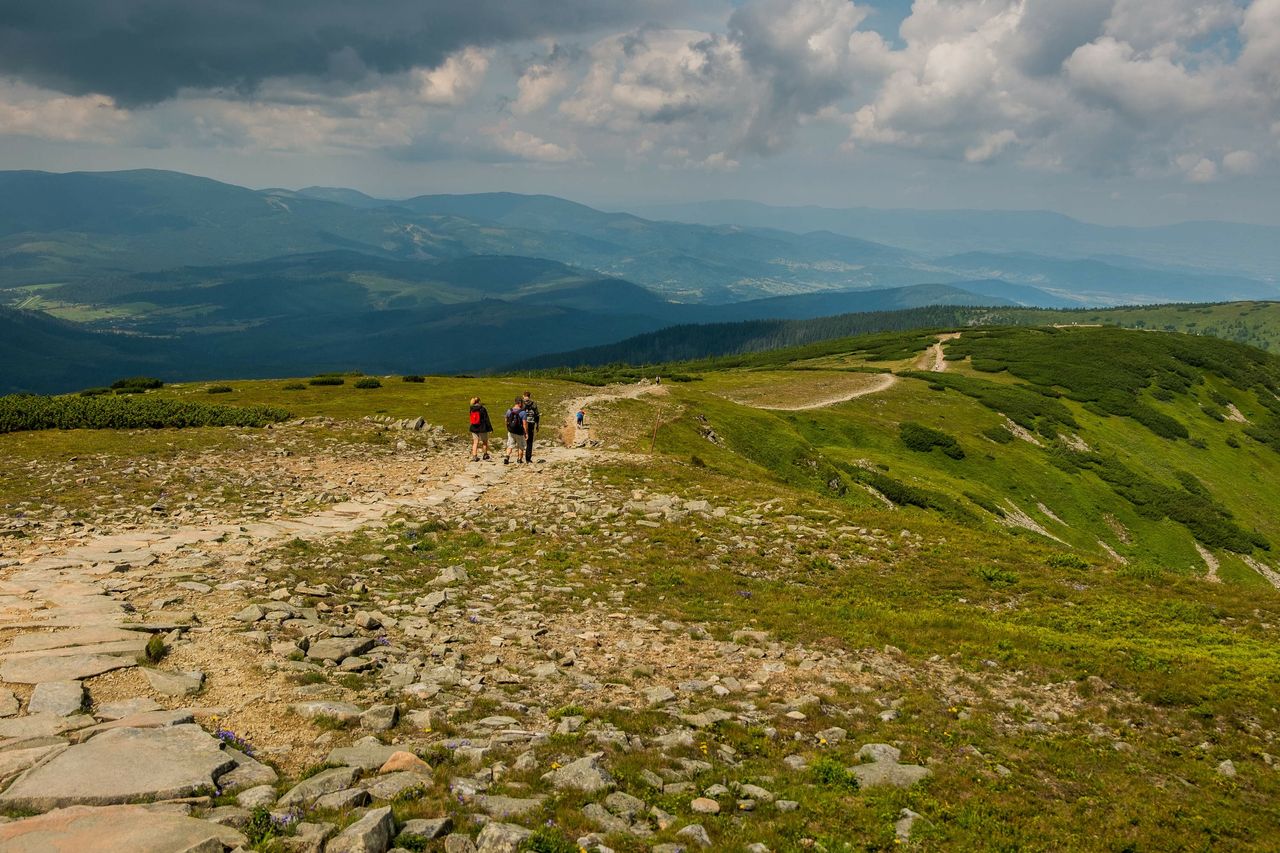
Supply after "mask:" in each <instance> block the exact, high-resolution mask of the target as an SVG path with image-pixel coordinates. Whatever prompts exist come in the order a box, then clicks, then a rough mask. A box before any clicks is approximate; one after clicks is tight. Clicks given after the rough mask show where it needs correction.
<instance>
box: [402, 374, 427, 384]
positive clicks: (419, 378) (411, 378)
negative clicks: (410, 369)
mask: <svg viewBox="0 0 1280 853" xmlns="http://www.w3.org/2000/svg"><path fill="white" fill-rule="evenodd" d="M400 381H401V382H426V381H427V378H426V377H425V376H419V375H418V374H416V373H410V374H409V375H408V376H401V377H400Z"/></svg>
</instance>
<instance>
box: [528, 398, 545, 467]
mask: <svg viewBox="0 0 1280 853" xmlns="http://www.w3.org/2000/svg"><path fill="white" fill-rule="evenodd" d="M524 418H525V422H526V424H527V426H528V430H527V432H526V433H525V435H526V437H527V439H528V441H527V442H526V444H525V446H524V461H525V462H532V461H533V438H534V436H536V435H537V434H538V427H539V426H541V425H542V413H541V412H539V411H538V404H537V403H535V402H534V401H533V398H532V397H530V396H529V392H528V391H525V392H524Z"/></svg>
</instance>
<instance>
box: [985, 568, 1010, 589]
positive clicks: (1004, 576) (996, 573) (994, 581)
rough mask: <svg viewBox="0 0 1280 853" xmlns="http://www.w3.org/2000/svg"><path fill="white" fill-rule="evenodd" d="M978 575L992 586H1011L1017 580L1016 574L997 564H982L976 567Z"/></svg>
mask: <svg viewBox="0 0 1280 853" xmlns="http://www.w3.org/2000/svg"><path fill="white" fill-rule="evenodd" d="M978 577H980V578H982V579H983V580H984V581H986V582H987V583H989V584H991V585H992V586H1013V585H1015V584H1016V583H1017V582H1018V576H1017V575H1016V574H1015V573H1013V572H1011V571H1009V570H1008V569H1002V568H1000V567H999V566H982V567H980V568H979V569H978Z"/></svg>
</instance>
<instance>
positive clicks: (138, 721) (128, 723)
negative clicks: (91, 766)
mask: <svg viewBox="0 0 1280 853" xmlns="http://www.w3.org/2000/svg"><path fill="white" fill-rule="evenodd" d="M195 718H196V717H195V714H193V713H192V712H191V709H189V708H179V709H177V710H176V711H167V710H165V709H163V708H161V709H160V710H158V711H141V712H139V713H137V714H130V715H129V716H127V717H121V718H120V719H118V720H111V721H109V722H106V723H98V724H97V725H96V726H89V727H88V728H83V729H80V730H79V731H77V732H75V733H74V734H73V735H71V739H72V740H74V741H76V742H78V743H83V742H84V741H86V740H88V739H89V738H91V737H93V736H94V735H99V734H102V733H103V732H109V731H111V730H113V729H159V728H164V727H166V726H179V725H182V724H183V723H190V722H192V721H194V720H195Z"/></svg>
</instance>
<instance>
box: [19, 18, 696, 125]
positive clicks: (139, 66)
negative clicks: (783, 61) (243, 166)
mask: <svg viewBox="0 0 1280 853" xmlns="http://www.w3.org/2000/svg"><path fill="white" fill-rule="evenodd" d="M674 7H675V3H674V1H673V0H555V1H554V2H548V0H523V2H520V0H517V2H512V0H360V2H352V0H4V2H3V3H0V75H7V76H12V77H17V78H19V79H22V80H25V81H26V82H28V83H33V84H36V85H39V86H44V87H46V88H51V89H56V90H58V91H62V92H66V93H69V94H74V95H82V94H89V93H96V94H103V95H109V96H111V97H113V98H115V99H116V100H117V101H118V102H119V103H121V104H122V105H125V106H137V105H144V104H151V103H156V102H158V101H162V100H165V99H166V98H169V97H172V96H173V95H175V94H176V93H177V92H178V91H179V90H180V89H182V88H188V87H189V88H196V89H227V90H237V91H242V92H250V91H252V90H253V89H254V88H255V87H256V86H257V84H259V83H261V82H262V81H263V80H264V79H266V78H269V77H277V76H292V75H302V76H310V77H316V78H320V79H332V80H335V81H339V80H343V79H350V78H351V77H352V76H353V75H358V74H361V73H363V72H365V71H374V72H378V73H383V74H387V73H395V72H399V71H405V70H407V69H410V68H414V67H432V66H435V65H438V64H439V63H440V61H441V60H442V59H443V58H444V57H445V56H446V55H447V54H449V53H450V52H451V51H454V50H457V49H458V48H460V47H464V46H467V45H491V44H498V43H502V42H509V41H516V40H520V39H525V38H534V37H538V36H543V35H552V34H557V35H558V34H564V33H572V32H581V31H584V30H590V29H592V28H594V27H598V26H606V25H617V24H625V23H630V22H635V21H637V20H646V19H651V18H653V17H655V16H659V15H661V14H663V13H664V12H666V11H667V10H669V9H671V8H674Z"/></svg>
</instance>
